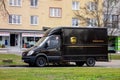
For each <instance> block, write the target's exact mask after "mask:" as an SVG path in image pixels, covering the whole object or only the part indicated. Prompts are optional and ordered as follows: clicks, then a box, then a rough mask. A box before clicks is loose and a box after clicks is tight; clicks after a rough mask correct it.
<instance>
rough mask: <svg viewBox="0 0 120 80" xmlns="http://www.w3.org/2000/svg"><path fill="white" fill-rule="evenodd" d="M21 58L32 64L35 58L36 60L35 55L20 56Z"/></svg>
mask: <svg viewBox="0 0 120 80" xmlns="http://www.w3.org/2000/svg"><path fill="white" fill-rule="evenodd" d="M22 60H23V61H24V62H25V63H29V64H34V63H35V60H36V57H35V56H22Z"/></svg>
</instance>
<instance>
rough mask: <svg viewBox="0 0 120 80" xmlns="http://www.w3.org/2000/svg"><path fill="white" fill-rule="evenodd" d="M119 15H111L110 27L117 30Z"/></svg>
mask: <svg viewBox="0 0 120 80" xmlns="http://www.w3.org/2000/svg"><path fill="white" fill-rule="evenodd" d="M118 24H119V15H112V27H114V28H118Z"/></svg>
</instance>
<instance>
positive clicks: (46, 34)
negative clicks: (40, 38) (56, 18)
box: [44, 29, 52, 37]
mask: <svg viewBox="0 0 120 80" xmlns="http://www.w3.org/2000/svg"><path fill="white" fill-rule="evenodd" d="M51 30H52V29H48V30H47V31H46V32H45V34H44V37H47V36H48V34H49V33H50V31H51Z"/></svg>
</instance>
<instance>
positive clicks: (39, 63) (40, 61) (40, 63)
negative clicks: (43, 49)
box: [36, 57, 47, 67]
mask: <svg viewBox="0 0 120 80" xmlns="http://www.w3.org/2000/svg"><path fill="white" fill-rule="evenodd" d="M46 63H47V60H46V58H45V57H38V58H37V59H36V66H38V67H44V66H46Z"/></svg>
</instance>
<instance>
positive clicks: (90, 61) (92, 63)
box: [86, 58, 95, 67]
mask: <svg viewBox="0 0 120 80" xmlns="http://www.w3.org/2000/svg"><path fill="white" fill-rule="evenodd" d="M86 64H87V66H89V67H92V66H94V65H95V59H94V58H88V59H87V62H86Z"/></svg>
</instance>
